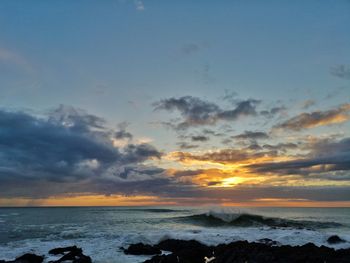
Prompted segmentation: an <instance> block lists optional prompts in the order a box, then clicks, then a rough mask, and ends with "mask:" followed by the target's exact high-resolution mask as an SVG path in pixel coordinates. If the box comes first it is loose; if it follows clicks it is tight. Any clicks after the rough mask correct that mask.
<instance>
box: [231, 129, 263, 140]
mask: <svg viewBox="0 0 350 263" xmlns="http://www.w3.org/2000/svg"><path fill="white" fill-rule="evenodd" d="M232 138H233V139H237V140H258V139H268V138H269V135H268V134H267V133H266V132H261V131H255V132H254V131H245V132H244V133H241V134H238V135H235V136H232Z"/></svg>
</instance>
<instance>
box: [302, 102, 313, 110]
mask: <svg viewBox="0 0 350 263" xmlns="http://www.w3.org/2000/svg"><path fill="white" fill-rule="evenodd" d="M315 104H316V102H315V101H314V100H306V101H304V102H303V103H302V106H301V107H302V109H304V110H306V109H308V108H310V107H311V106H314V105H315Z"/></svg>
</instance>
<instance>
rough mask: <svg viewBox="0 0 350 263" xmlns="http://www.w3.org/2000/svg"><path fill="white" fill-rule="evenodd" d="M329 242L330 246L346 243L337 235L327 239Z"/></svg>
mask: <svg viewBox="0 0 350 263" xmlns="http://www.w3.org/2000/svg"><path fill="white" fill-rule="evenodd" d="M327 242H328V243H329V244H338V243H344V242H346V241H345V240H344V239H341V238H340V237H339V236H337V235H333V236H330V237H329V238H328V239H327Z"/></svg>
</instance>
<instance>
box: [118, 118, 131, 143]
mask: <svg viewBox="0 0 350 263" xmlns="http://www.w3.org/2000/svg"><path fill="white" fill-rule="evenodd" d="M128 125H129V124H128V123H127V122H122V123H119V125H118V128H119V130H118V131H116V132H115V133H114V138H115V139H117V140H124V139H127V140H132V138H133V135H132V134H131V133H130V132H128V131H126V128H127V127H128Z"/></svg>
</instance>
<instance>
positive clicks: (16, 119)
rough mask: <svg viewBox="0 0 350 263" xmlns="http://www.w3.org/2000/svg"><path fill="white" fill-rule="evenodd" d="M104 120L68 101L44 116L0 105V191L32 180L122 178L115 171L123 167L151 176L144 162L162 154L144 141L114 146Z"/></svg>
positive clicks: (36, 182)
mask: <svg viewBox="0 0 350 263" xmlns="http://www.w3.org/2000/svg"><path fill="white" fill-rule="evenodd" d="M104 123H105V122H104V120H103V119H102V118H99V117H97V116H94V115H91V114H88V113H86V112H85V111H83V110H78V109H75V108H73V107H67V106H60V107H59V108H57V109H55V110H53V111H50V112H49V114H48V116H44V117H38V116H33V115H30V114H29V113H26V112H21V111H17V112H16V111H6V110H0V126H1V127H2V128H1V133H0V149H1V150H0V185H2V186H3V187H2V188H3V189H2V191H4V193H6V192H8V191H10V189H9V185H10V186H11V187H12V188H13V191H15V189H18V188H21V186H22V188H23V187H25V186H26V185H28V186H29V185H31V184H32V185H41V184H43V185H45V184H47V185H51V186H52V187H53V188H56V187H59V186H58V185H61V184H62V185H64V184H68V186H69V185H74V184H78V183H82V184H81V186H84V183H83V182H86V181H91V180H94V181H95V183H97V182H98V181H103V180H107V181H121V180H123V178H122V177H120V173H118V171H119V170H120V169H122V168H123V167H124V168H125V169H131V168H130V167H132V171H134V173H136V171H138V173H139V175H138V176H139V179H140V180H145V177H146V178H148V179H150V178H149V173H148V172H147V171H148V170H147V169H146V168H145V167H144V166H142V165H143V164H142V163H143V162H144V161H147V160H150V159H159V158H160V157H161V153H160V152H159V151H158V150H157V149H156V148H155V147H154V146H152V145H150V144H147V143H142V144H131V143H129V144H127V145H126V146H125V147H122V148H117V147H115V146H114V145H113V135H114V131H110V130H108V129H107V128H106V127H105V126H104ZM127 167H129V168H127ZM118 169H119V170H118ZM135 176H136V175H135ZM68 188H69V189H70V187H68ZM80 188H81V187H80V186H79V188H78V189H80ZM69 189H67V188H66V191H67V190H69ZM35 190H36V188H35V187H34V186H33V191H35ZM82 190H83V189H82ZM28 191H31V189H28ZM73 191H75V190H73ZM32 193H33V194H35V193H34V192H32ZM18 194H20V191H19V192H18Z"/></svg>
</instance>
